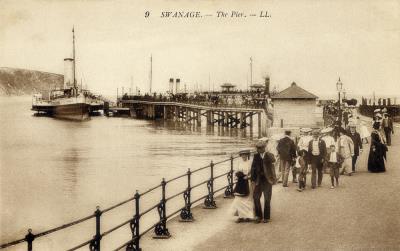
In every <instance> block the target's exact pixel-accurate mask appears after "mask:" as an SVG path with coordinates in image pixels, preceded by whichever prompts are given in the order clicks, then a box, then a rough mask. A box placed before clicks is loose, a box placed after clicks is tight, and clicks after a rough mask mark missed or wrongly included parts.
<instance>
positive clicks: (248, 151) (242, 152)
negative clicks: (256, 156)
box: [239, 149, 250, 155]
mask: <svg viewBox="0 0 400 251" xmlns="http://www.w3.org/2000/svg"><path fill="white" fill-rule="evenodd" d="M248 154H250V150H249V149H245V150H241V151H239V155H248Z"/></svg>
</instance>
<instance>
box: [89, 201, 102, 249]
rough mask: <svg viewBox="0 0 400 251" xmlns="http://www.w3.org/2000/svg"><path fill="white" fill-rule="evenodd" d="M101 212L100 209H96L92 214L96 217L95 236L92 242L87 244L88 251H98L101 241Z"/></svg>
mask: <svg viewBox="0 0 400 251" xmlns="http://www.w3.org/2000/svg"><path fill="white" fill-rule="evenodd" d="M102 213H103V212H102V211H100V207H99V206H97V207H96V211H95V212H94V214H95V216H96V235H95V236H93V240H92V241H91V242H90V244H89V249H90V251H100V240H101V234H100V217H101V214H102Z"/></svg>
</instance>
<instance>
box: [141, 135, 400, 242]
mask: <svg viewBox="0 0 400 251" xmlns="http://www.w3.org/2000/svg"><path fill="white" fill-rule="evenodd" d="M398 130H399V129H397V131H398ZM364 147H365V145H364ZM367 149H368V147H367ZM389 151H390V152H389V154H388V162H387V172H386V173H381V174H371V173H368V171H367V165H366V162H367V158H368V150H367V151H364V153H363V154H362V156H361V158H360V160H359V162H358V172H357V173H356V174H355V175H354V176H352V177H348V176H346V177H344V176H341V177H340V181H339V182H340V183H341V185H340V187H339V188H337V189H330V188H329V187H330V185H329V182H330V178H329V175H326V176H324V180H323V186H322V187H321V188H319V189H316V190H311V189H309V187H307V190H306V191H304V192H302V193H300V192H297V191H296V187H295V185H294V184H290V185H289V187H288V188H283V187H282V186H280V185H276V186H274V188H273V196H272V214H271V217H272V221H271V222H270V223H267V224H262V223H261V224H254V223H240V224H237V223H234V222H233V220H232V219H231V218H230V217H229V215H228V210H229V207H230V203H231V202H232V200H226V199H222V198H221V199H218V201H217V205H218V206H219V207H218V209H216V210H204V209H201V208H195V209H194V211H193V213H194V216H195V217H196V222H194V223H179V222H178V221H177V219H173V220H172V221H170V222H168V228H169V230H170V232H171V233H172V235H173V237H172V238H170V239H168V240H152V239H151V238H150V236H144V237H143V240H142V248H143V250H400V195H399V193H400V166H399V165H398V164H399V163H400V155H399V153H400V136H399V134H396V135H395V137H394V139H393V146H392V147H390V149H389ZM309 180H310V176H308V181H309ZM308 184H309V182H308Z"/></svg>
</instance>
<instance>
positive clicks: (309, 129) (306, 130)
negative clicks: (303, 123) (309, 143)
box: [300, 128, 312, 133]
mask: <svg viewBox="0 0 400 251" xmlns="http://www.w3.org/2000/svg"><path fill="white" fill-rule="evenodd" d="M311 131H312V129H311V128H300V132H305V133H307V132H311Z"/></svg>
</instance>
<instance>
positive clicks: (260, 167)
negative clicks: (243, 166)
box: [250, 141, 276, 223]
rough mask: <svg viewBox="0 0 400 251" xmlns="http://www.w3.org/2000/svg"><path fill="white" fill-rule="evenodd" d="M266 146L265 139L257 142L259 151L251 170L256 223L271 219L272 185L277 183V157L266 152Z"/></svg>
mask: <svg viewBox="0 0 400 251" xmlns="http://www.w3.org/2000/svg"><path fill="white" fill-rule="evenodd" d="M265 147H266V143H265V142H264V141H258V142H257V143H256V149H257V153H256V154H255V155H254V158H253V162H252V164H251V170H250V173H251V185H252V187H253V198H254V209H255V215H256V220H255V223H260V222H261V219H263V222H264V223H267V222H268V221H269V220H270V216H271V196H272V185H274V184H276V175H275V167H274V163H275V157H274V155H273V154H271V153H269V152H266V151H265ZM261 194H264V214H262V210H261V203H260V198H261Z"/></svg>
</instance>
